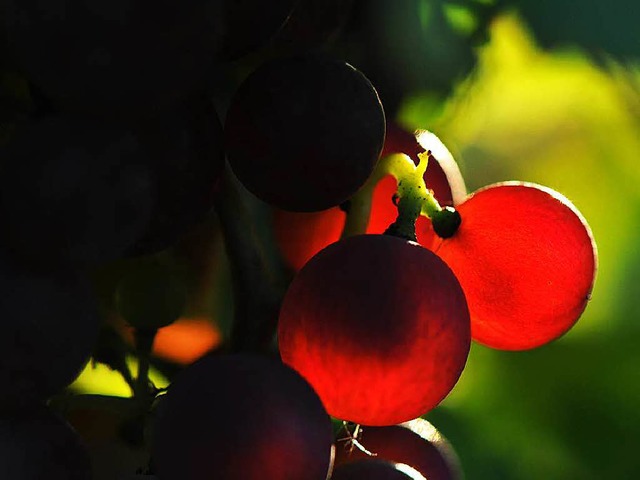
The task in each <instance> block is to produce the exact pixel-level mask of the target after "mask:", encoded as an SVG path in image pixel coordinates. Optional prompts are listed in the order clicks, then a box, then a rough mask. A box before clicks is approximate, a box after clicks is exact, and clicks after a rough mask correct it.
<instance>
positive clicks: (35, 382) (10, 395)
mask: <svg viewBox="0 0 640 480" xmlns="http://www.w3.org/2000/svg"><path fill="white" fill-rule="evenodd" d="M0 291H2V297H0V312H1V314H0V322H1V324H2V325H1V329H2V332H3V333H2V336H0V352H1V353H0V406H2V405H5V404H9V405H12V404H27V403H30V402H33V401H34V400H41V399H45V398H47V397H48V396H49V395H51V394H53V393H55V392H57V391H59V390H60V389H62V388H63V387H65V386H66V385H68V384H69V383H71V382H72V381H73V380H74V379H75V378H76V377H77V376H78V375H79V374H80V371H81V370H82V368H83V367H84V365H85V363H86V362H87V360H88V359H89V355H90V353H91V349H92V348H93V345H94V343H95V341H96V338H97V335H98V325H99V320H98V313H97V307H96V304H95V301H94V298H93V296H92V294H91V291H90V290H89V287H88V283H87V282H86V280H85V279H84V278H82V277H80V276H78V274H76V273H75V272H72V271H65V270H58V271H51V272H46V273H44V272H32V271H28V270H25V269H24V268H23V267H22V266H20V265H17V264H16V263H14V262H13V261H12V260H10V259H8V258H7V257H6V255H2V256H1V257H0Z"/></svg>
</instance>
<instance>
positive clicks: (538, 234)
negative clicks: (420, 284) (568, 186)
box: [425, 182, 596, 350]
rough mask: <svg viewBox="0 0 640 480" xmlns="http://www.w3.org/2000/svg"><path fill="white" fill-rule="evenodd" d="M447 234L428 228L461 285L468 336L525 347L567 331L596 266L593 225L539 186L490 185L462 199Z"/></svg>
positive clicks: (432, 245)
mask: <svg viewBox="0 0 640 480" xmlns="http://www.w3.org/2000/svg"><path fill="white" fill-rule="evenodd" d="M457 209H458V212H459V213H460V216H461V217H462V224H461V226H460V228H459V229H458V231H457V232H456V233H455V235H454V236H453V237H452V238H448V239H441V238H439V237H437V236H436V234H435V233H434V232H433V230H431V234H430V236H426V237H425V246H427V247H429V248H431V249H433V250H434V251H437V253H438V255H439V256H440V257H441V258H442V259H443V260H444V261H445V262H447V264H448V265H449V266H450V267H451V269H452V270H453V271H454V273H455V274H456V277H457V278H458V280H460V284H461V285H462V288H463V289H464V291H465V295H466V297H467V301H468V303H469V311H470V314H471V333H472V337H473V338H474V339H475V340H476V341H478V342H480V343H482V344H484V345H487V346H489V347H493V348H498V349H504V350H526V349H531V348H535V347H538V346H541V345H544V344H546V343H548V342H550V341H552V340H554V339H556V338H558V337H560V336H561V335H563V334H564V333H565V332H566V331H567V330H569V329H570V328H571V327H572V326H573V325H574V323H575V322H576V321H577V320H578V318H579V317H580V315H581V314H582V311H583V310H584V309H585V307H586V305H587V302H588V300H589V297H590V294H591V290H592V288H593V283H594V279H595V272H596V250H595V243H594V240H593V237H592V234H591V231H590V229H589V227H588V225H587V224H586V222H585V220H584V218H583V217H582V215H580V213H579V212H578V211H577V210H576V208H575V207H574V206H573V205H572V204H571V203H570V202H569V200H567V199H566V198H564V197H562V196H561V195H560V194H558V193H557V192H554V191H552V190H550V189H548V188H545V187H541V186H539V185H534V184H528V183H520V182H509V183H501V184H495V185H490V186H488V187H485V188H483V189H481V190H478V191H477V192H475V193H474V194H472V195H471V196H470V197H469V198H468V199H467V200H466V201H465V202H463V203H462V204H460V205H459V206H458V207H457Z"/></svg>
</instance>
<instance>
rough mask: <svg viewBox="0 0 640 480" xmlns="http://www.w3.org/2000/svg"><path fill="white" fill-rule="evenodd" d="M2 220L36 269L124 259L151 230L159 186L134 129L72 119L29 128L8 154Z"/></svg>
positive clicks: (56, 118)
mask: <svg viewBox="0 0 640 480" xmlns="http://www.w3.org/2000/svg"><path fill="white" fill-rule="evenodd" d="M4 153H5V158H4V159H3V164H2V166H1V177H0V185H1V188H0V213H1V215H2V217H3V219H4V223H5V225H6V233H7V235H6V237H7V239H8V242H9V244H10V246H11V248H12V249H13V250H15V251H17V252H18V253H20V254H21V255H22V256H23V258H26V259H29V260H30V261H33V262H36V261H38V262H45V263H49V262H54V263H55V262H68V261H73V262H80V263H95V262H100V261H105V260H109V259H113V258H116V257H118V256H119V255H121V254H122V253H123V251H124V250H125V248H126V247H128V246H129V245H130V244H132V243H133V242H134V240H135V239H136V238H138V237H140V236H141V235H142V233H143V231H144V228H145V227H146V226H147V224H148V222H149V219H150V215H151V210H152V207H153V205H154V201H155V200H154V198H155V195H156V193H155V191H156V186H155V180H154V178H153V172H152V171H151V169H150V167H151V159H150V158H149V156H150V155H149V152H148V150H147V146H146V145H145V144H144V142H141V139H140V137H139V136H138V135H136V133H135V132H134V131H133V130H131V129H123V128H120V127H116V126H112V125H108V124H105V123H103V122H91V121H87V120H86V119H79V118H73V117H69V116H53V117H47V118H44V119H42V120H39V121H36V122H33V123H31V124H29V125H28V126H27V127H25V129H24V130H23V131H22V132H21V133H20V135H18V136H17V137H16V138H15V139H14V141H13V142H12V143H11V144H10V145H9V146H8V147H7V149H6V151H5V152H4Z"/></svg>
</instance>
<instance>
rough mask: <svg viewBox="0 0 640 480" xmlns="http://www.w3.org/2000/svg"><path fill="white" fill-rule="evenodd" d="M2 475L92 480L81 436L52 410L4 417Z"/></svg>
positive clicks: (15, 479)
mask: <svg viewBox="0 0 640 480" xmlns="http://www.w3.org/2000/svg"><path fill="white" fill-rule="evenodd" d="M0 474H1V475H2V478H3V479H7V480H9V479H11V480H43V479H47V480H89V479H90V478H91V464H90V461H89V455H88V453H87V451H86V449H85V447H84V445H83V444H82V441H81V440H80V437H79V436H78V434H77V433H76V432H75V431H74V430H73V428H71V426H70V425H69V424H68V423H67V422H65V421H64V420H63V419H61V418H60V417H58V416H57V415H56V414H54V413H53V412H51V411H50V410H49V409H48V408H45V407H43V406H39V407H36V408H34V409H27V410H20V411H13V412H3V413H1V414H0Z"/></svg>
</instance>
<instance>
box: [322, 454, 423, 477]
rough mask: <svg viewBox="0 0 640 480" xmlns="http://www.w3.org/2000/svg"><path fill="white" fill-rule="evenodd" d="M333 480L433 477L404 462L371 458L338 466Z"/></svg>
mask: <svg viewBox="0 0 640 480" xmlns="http://www.w3.org/2000/svg"><path fill="white" fill-rule="evenodd" d="M331 480H431V477H429V478H428V479H427V478H426V477H424V476H422V475H421V474H420V473H419V472H417V471H416V470H414V469H413V468H411V467H409V466H407V465H404V464H397V463H391V462H387V461H385V460H378V459H370V460H360V461H358V462H353V463H347V464H345V465H341V466H339V467H337V468H336V469H335V470H334V472H333V475H332V476H331Z"/></svg>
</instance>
